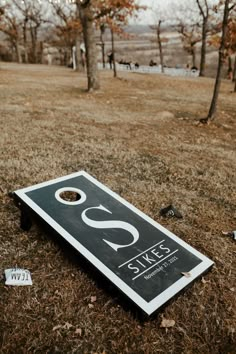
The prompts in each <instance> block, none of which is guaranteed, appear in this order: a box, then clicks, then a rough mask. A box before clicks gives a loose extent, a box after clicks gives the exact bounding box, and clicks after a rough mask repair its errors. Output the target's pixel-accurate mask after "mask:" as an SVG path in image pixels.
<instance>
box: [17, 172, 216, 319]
mask: <svg viewBox="0 0 236 354" xmlns="http://www.w3.org/2000/svg"><path fill="white" fill-rule="evenodd" d="M65 192H75V193H76V195H77V196H78V198H76V199H75V200H67V199H66V198H64V197H63V193H64V194H65ZM14 194H15V196H16V198H17V199H18V201H20V203H21V204H22V203H23V204H25V205H26V206H27V208H29V210H32V211H33V212H34V213H36V214H37V216H38V217H39V218H40V219H42V220H43V221H44V222H46V223H47V224H48V225H49V226H51V227H52V228H53V229H54V230H55V231H56V232H57V233H58V234H59V235H60V236H62V237H63V238H64V239H65V240H66V241H68V242H69V243H70V244H71V245H72V246H73V247H74V248H75V249H76V250H77V251H78V252H79V253H80V254H82V255H83V256H84V257H85V258H86V259H87V260H88V261H89V262H91V263H92V264H93V265H94V267H96V269H97V270H98V271H99V272H101V273H102V274H103V275H104V276H106V277H107V278H108V279H109V280H110V281H111V282H112V283H113V284H114V285H115V286H116V287H117V288H118V289H119V290H120V291H121V292H123V293H124V294H125V295H126V296H128V297H129V298H130V299H131V300H132V301H133V302H134V303H135V304H136V305H137V306H138V307H139V308H141V309H142V310H143V311H144V312H145V313H146V314H148V315H151V314H152V313H153V312H155V311H156V310H157V309H158V308H160V307H161V306H162V305H163V304H165V303H166V302H167V301H168V300H170V299H171V298H173V297H174V296H175V295H176V294H177V293H179V292H180V291H181V290H183V289H184V288H185V287H187V286H188V285H189V284H190V283H191V282H193V281H194V280H195V279H196V278H197V277H199V276H200V275H201V274H203V273H205V272H206V271H207V270H208V269H209V268H210V267H211V266H212V265H213V262H212V261H211V260H210V259H209V258H207V257H206V256H204V255H203V254H201V253H200V252H198V251H197V250H195V249H194V248H193V247H191V246H190V245H188V244H187V243H186V242H184V241H183V240H181V239H180V238H178V237H177V236H176V235H174V234H173V233H171V232H170V231H168V230H167V229H166V228H164V227H163V226H161V225H160V224H158V223H157V222H155V221H154V220H152V219H151V218H150V217H148V216H147V215H145V214H144V213H142V212H141V211H140V210H138V209H137V208H136V207H134V206H133V205H131V204H130V203H128V202H127V201H126V200H124V199H123V198H121V197H120V196H119V195H117V194H116V193H114V192H112V191H111V190H110V189H109V188H107V187H106V186H104V185H103V184H102V183H100V182H99V181H97V180H96V179H95V178H93V177H92V176H90V175H89V174H88V173H86V172H84V171H80V172H77V173H73V174H70V175H67V176H64V177H60V178H57V179H54V180H51V181H48V182H43V183H40V184H37V185H34V186H31V187H28V188H24V189H20V190H17V191H15V192H14ZM183 273H184V274H183ZM186 273H187V276H186Z"/></svg>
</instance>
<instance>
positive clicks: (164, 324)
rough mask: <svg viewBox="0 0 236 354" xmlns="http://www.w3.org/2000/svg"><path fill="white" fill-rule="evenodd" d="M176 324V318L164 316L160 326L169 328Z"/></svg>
mask: <svg viewBox="0 0 236 354" xmlns="http://www.w3.org/2000/svg"><path fill="white" fill-rule="evenodd" d="M174 325H175V320H167V319H166V318H163V319H162V321H161V324H160V327H161V328H169V327H173V326H174Z"/></svg>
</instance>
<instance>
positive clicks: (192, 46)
mask: <svg viewBox="0 0 236 354" xmlns="http://www.w3.org/2000/svg"><path fill="white" fill-rule="evenodd" d="M198 28H199V27H198V24H189V25H188V24H184V23H183V22H182V23H180V24H179V25H178V26H177V30H178V32H179V33H180V34H181V35H182V42H183V47H184V49H185V50H186V51H187V53H189V54H190V55H191V57H192V66H193V67H197V62H196V44H197V43H199V42H200V41H201V35H200V33H199V32H198Z"/></svg>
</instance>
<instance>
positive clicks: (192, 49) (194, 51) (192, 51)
mask: <svg viewBox="0 0 236 354" xmlns="http://www.w3.org/2000/svg"><path fill="white" fill-rule="evenodd" d="M191 54H192V64H193V65H192V66H193V67H196V50H195V44H194V45H192V46H191Z"/></svg>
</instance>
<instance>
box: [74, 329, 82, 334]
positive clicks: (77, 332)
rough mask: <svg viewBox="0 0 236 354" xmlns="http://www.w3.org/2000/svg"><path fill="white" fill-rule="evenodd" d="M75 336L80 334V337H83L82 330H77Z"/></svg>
mask: <svg viewBox="0 0 236 354" xmlns="http://www.w3.org/2000/svg"><path fill="white" fill-rule="evenodd" d="M75 334H79V335H80V336H82V329H81V328H76V330H75Z"/></svg>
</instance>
